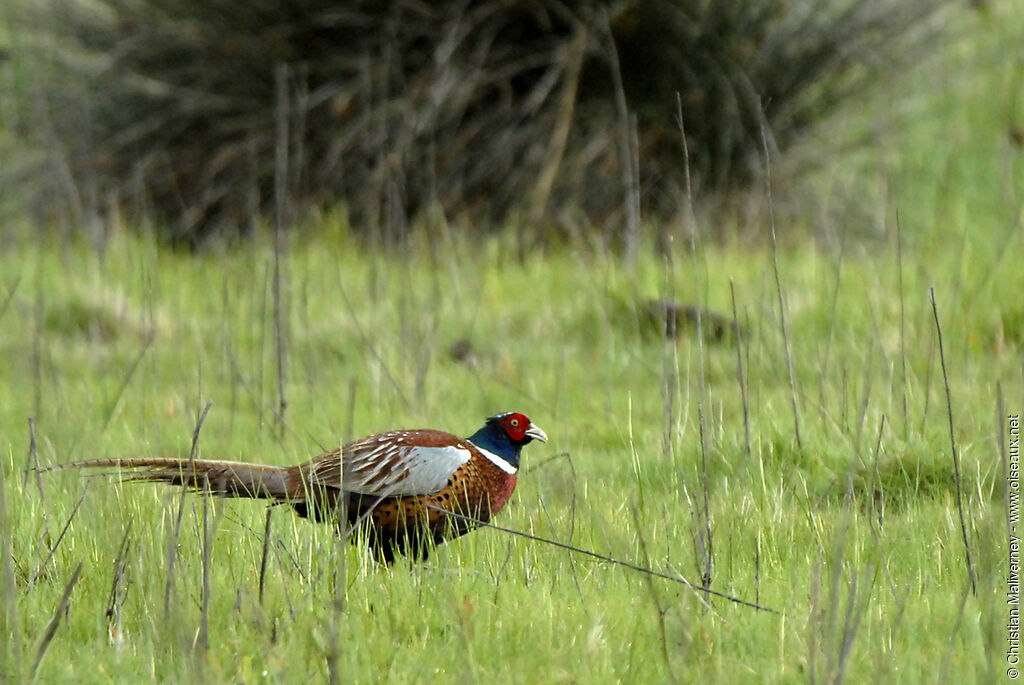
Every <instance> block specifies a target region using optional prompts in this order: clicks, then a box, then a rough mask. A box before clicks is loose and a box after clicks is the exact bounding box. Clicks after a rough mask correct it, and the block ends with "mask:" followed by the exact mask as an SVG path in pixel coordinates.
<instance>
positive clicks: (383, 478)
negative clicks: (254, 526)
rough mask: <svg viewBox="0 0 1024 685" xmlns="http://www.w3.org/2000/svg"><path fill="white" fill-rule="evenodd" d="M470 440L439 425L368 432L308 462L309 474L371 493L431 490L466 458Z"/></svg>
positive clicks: (388, 494) (427, 492) (385, 494)
mask: <svg viewBox="0 0 1024 685" xmlns="http://www.w3.org/2000/svg"><path fill="white" fill-rule="evenodd" d="M470 449H471V447H470V445H469V444H468V443H467V442H466V441H465V440H461V439H460V438H458V437H456V436H454V435H452V434H450V433H445V432H443V431H436V430H409V431H392V432H389V433H380V434H377V435H371V436H369V437H366V438H363V439H362V440H357V441H355V442H351V443H348V444H347V445H344V446H342V448H341V450H340V456H341V458H340V459H339V458H338V457H339V450H335V451H333V452H329V453H327V454H325V455H323V456H321V457H318V458H317V459H315V460H314V461H313V462H312V463H311V465H310V466H311V469H310V470H311V473H310V475H311V480H313V482H316V483H319V484H321V485H324V486H327V487H334V488H337V487H340V488H341V489H342V490H344V491H346V492H350V493H353V494H362V495H371V496H374V497H396V496H405V495H430V494H433V493H435V492H438V491H439V490H441V489H442V488H444V487H445V485H446V484H447V483H448V479H449V478H450V477H451V476H452V474H453V473H455V471H456V470H457V469H458V468H459V467H460V466H462V465H463V464H465V463H466V462H467V461H469V458H470V456H471V452H470Z"/></svg>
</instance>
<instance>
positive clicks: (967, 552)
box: [930, 288, 978, 594]
mask: <svg viewBox="0 0 1024 685" xmlns="http://www.w3.org/2000/svg"><path fill="white" fill-rule="evenodd" d="M930 293H931V298H932V314H934V315H935V332H936V334H937V335H938V340H939V362H941V364H942V382H943V384H945V386H946V415H947V417H948V418H949V444H950V449H951V451H952V453H953V476H954V478H955V479H956V507H957V511H958V513H959V515H960V532H961V533H962V534H963V539H964V557H965V560H966V562H967V577H968V579H969V580H970V581H971V591H972V592H973V593H974V594H978V583H977V581H976V580H975V575H974V564H973V563H972V562H971V545H970V543H969V542H968V540H967V522H966V520H965V518H964V495H963V485H962V483H961V481H960V455H959V454H957V451H956V432H955V431H954V429H953V396H952V394H950V391H949V375H948V373H947V372H946V355H945V352H944V351H943V348H942V326H941V325H940V324H939V307H938V305H936V304H935V288H931V289H930Z"/></svg>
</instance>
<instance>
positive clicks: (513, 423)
mask: <svg viewBox="0 0 1024 685" xmlns="http://www.w3.org/2000/svg"><path fill="white" fill-rule="evenodd" d="M501 426H502V427H503V428H504V429H505V432H506V433H507V434H508V437H510V438H512V441H513V442H521V441H522V440H523V438H525V437H526V431H528V430H529V429H530V419H528V418H526V415H525V414H509V415H508V416H506V417H505V418H503V419H501Z"/></svg>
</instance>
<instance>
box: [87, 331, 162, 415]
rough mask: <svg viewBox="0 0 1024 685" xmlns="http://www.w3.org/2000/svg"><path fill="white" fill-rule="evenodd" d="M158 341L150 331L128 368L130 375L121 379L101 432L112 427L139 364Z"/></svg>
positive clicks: (127, 374)
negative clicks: (118, 407)
mask: <svg viewBox="0 0 1024 685" xmlns="http://www.w3.org/2000/svg"><path fill="white" fill-rule="evenodd" d="M155 339H156V333H154V332H153V331H150V332H149V334H148V335H146V342H145V344H143V346H142V349H141V350H139V353H138V354H137V355H136V356H135V360H134V361H132V365H131V366H130V367H128V373H126V374H125V375H124V377H123V378H122V379H121V385H120V386H118V388H117V392H116V393H114V401H113V402H111V403H110V406H109V407H107V415H106V416H105V417H104V418H103V425H102V426H101V427H100V432H101V433H103V432H106V430H107V427H108V426H110V422H111V421H112V420H113V418H114V412H115V411H117V405H118V403H119V402H120V401H121V397H122V396H124V392H125V390H127V389H128V384H129V383H131V382H132V377H134V376H135V371H136V370H137V369H138V368H139V364H141V363H142V360H143V358H145V356H146V352H148V351H149V348H150V347H152V345H153V341H154V340H155Z"/></svg>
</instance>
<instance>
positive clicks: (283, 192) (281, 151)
mask: <svg viewBox="0 0 1024 685" xmlns="http://www.w3.org/2000/svg"><path fill="white" fill-rule="evenodd" d="M274 84H275V90H276V93H277V137H276V140H275V144H274V281H273V288H274V350H275V352H276V358H277V414H278V420H279V421H280V422H282V423H283V422H284V417H285V411H286V410H287V408H288V400H287V398H286V397H285V349H284V330H283V329H284V320H283V319H284V314H283V311H282V309H283V307H282V303H281V253H282V252H283V251H284V239H285V231H286V229H287V226H288V121H289V112H288V108H289V102H288V65H286V64H279V65H278V66H277V69H276V70H275V71H274ZM283 430H284V429H283V427H282V428H281V434H283Z"/></svg>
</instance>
